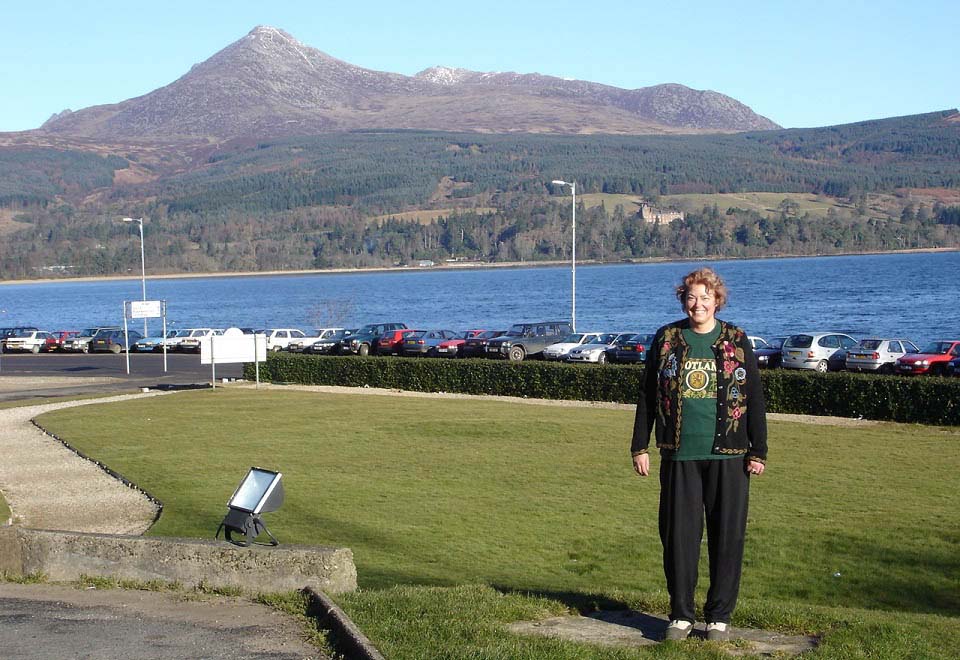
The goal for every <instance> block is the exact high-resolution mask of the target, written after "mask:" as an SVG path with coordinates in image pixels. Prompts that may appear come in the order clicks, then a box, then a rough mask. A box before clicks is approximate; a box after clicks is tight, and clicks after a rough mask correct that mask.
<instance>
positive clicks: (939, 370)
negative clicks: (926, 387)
mask: <svg viewBox="0 0 960 660" xmlns="http://www.w3.org/2000/svg"><path fill="white" fill-rule="evenodd" d="M930 375H931V376H942V375H943V365H942V364H935V365H933V366H932V367H930Z"/></svg>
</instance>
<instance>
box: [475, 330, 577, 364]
mask: <svg viewBox="0 0 960 660" xmlns="http://www.w3.org/2000/svg"><path fill="white" fill-rule="evenodd" d="M571 332H573V328H571V327H570V323H568V322H567V321H540V322H537V323H515V324H514V325H513V326H511V327H510V329H509V330H507V332H506V333H505V334H503V335H501V336H500V337H496V338H494V339H491V340H490V342H489V343H488V344H487V357H493V358H505V359H508V360H511V361H513V362H519V361H520V360H523V359H524V358H527V357H540V355H541V353H542V352H543V349H545V348H546V347H547V346H549V345H550V344H553V343H555V342H557V341H558V340H559V339H560V338H561V337H566V336H567V335H569V334H570V333H571Z"/></svg>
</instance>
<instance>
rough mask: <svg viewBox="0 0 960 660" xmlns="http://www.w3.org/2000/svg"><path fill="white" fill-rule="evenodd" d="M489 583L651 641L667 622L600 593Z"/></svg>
mask: <svg viewBox="0 0 960 660" xmlns="http://www.w3.org/2000/svg"><path fill="white" fill-rule="evenodd" d="M492 586H493V588H494V589H496V590H497V591H499V592H500V593H502V594H517V595H522V596H532V597H535V598H544V599H547V600H552V601H557V602H560V603H563V604H564V605H566V606H567V607H568V608H570V609H571V610H574V611H575V612H577V613H578V614H580V615H581V616H584V617H588V618H591V619H596V620H597V621H603V622H605V623H613V624H617V625H620V626H625V627H628V628H634V629H636V630H639V631H640V633H641V634H642V635H643V636H644V637H645V638H646V639H649V640H651V641H654V642H659V641H661V640H662V639H663V637H664V635H665V634H666V631H667V624H668V623H669V622H668V621H667V619H666V618H661V617H656V616H652V615H650V614H646V613H645V612H638V611H637V610H636V609H634V607H633V606H631V605H630V604H629V603H627V602H625V601H623V600H620V599H618V598H612V597H610V596H606V595H603V594H589V593H583V592H577V591H550V590H544V589H517V588H514V587H506V586H503V585H492Z"/></svg>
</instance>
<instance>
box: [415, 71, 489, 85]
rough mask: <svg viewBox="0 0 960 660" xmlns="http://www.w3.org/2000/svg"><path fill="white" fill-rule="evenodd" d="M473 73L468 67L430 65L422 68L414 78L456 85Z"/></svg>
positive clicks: (439, 83) (474, 73)
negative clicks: (427, 67)
mask: <svg viewBox="0 0 960 660" xmlns="http://www.w3.org/2000/svg"><path fill="white" fill-rule="evenodd" d="M475 75H476V72H474V71H470V70H469V69H460V68H455V67H449V66H432V67H430V68H429V69H424V70H423V71H421V72H419V73H417V74H416V75H415V76H414V78H419V79H420V80H426V81H428V82H432V83H434V84H437V85H456V84H457V83H461V82H463V81H464V80H466V79H467V78H469V77H471V76H475Z"/></svg>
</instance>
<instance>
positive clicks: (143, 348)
mask: <svg viewBox="0 0 960 660" xmlns="http://www.w3.org/2000/svg"><path fill="white" fill-rule="evenodd" d="M177 332H180V331H179V330H167V334H166V336H164V337H161V336H154V337H141V338H140V339H139V340H137V341H136V342H134V344H133V346H132V347H131V350H133V351H135V352H137V353H149V352H152V351H162V350H163V344H164V340H165V339H170V338H173V337H176V336H177ZM167 348H168V349H169V346H168V347H167Z"/></svg>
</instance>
